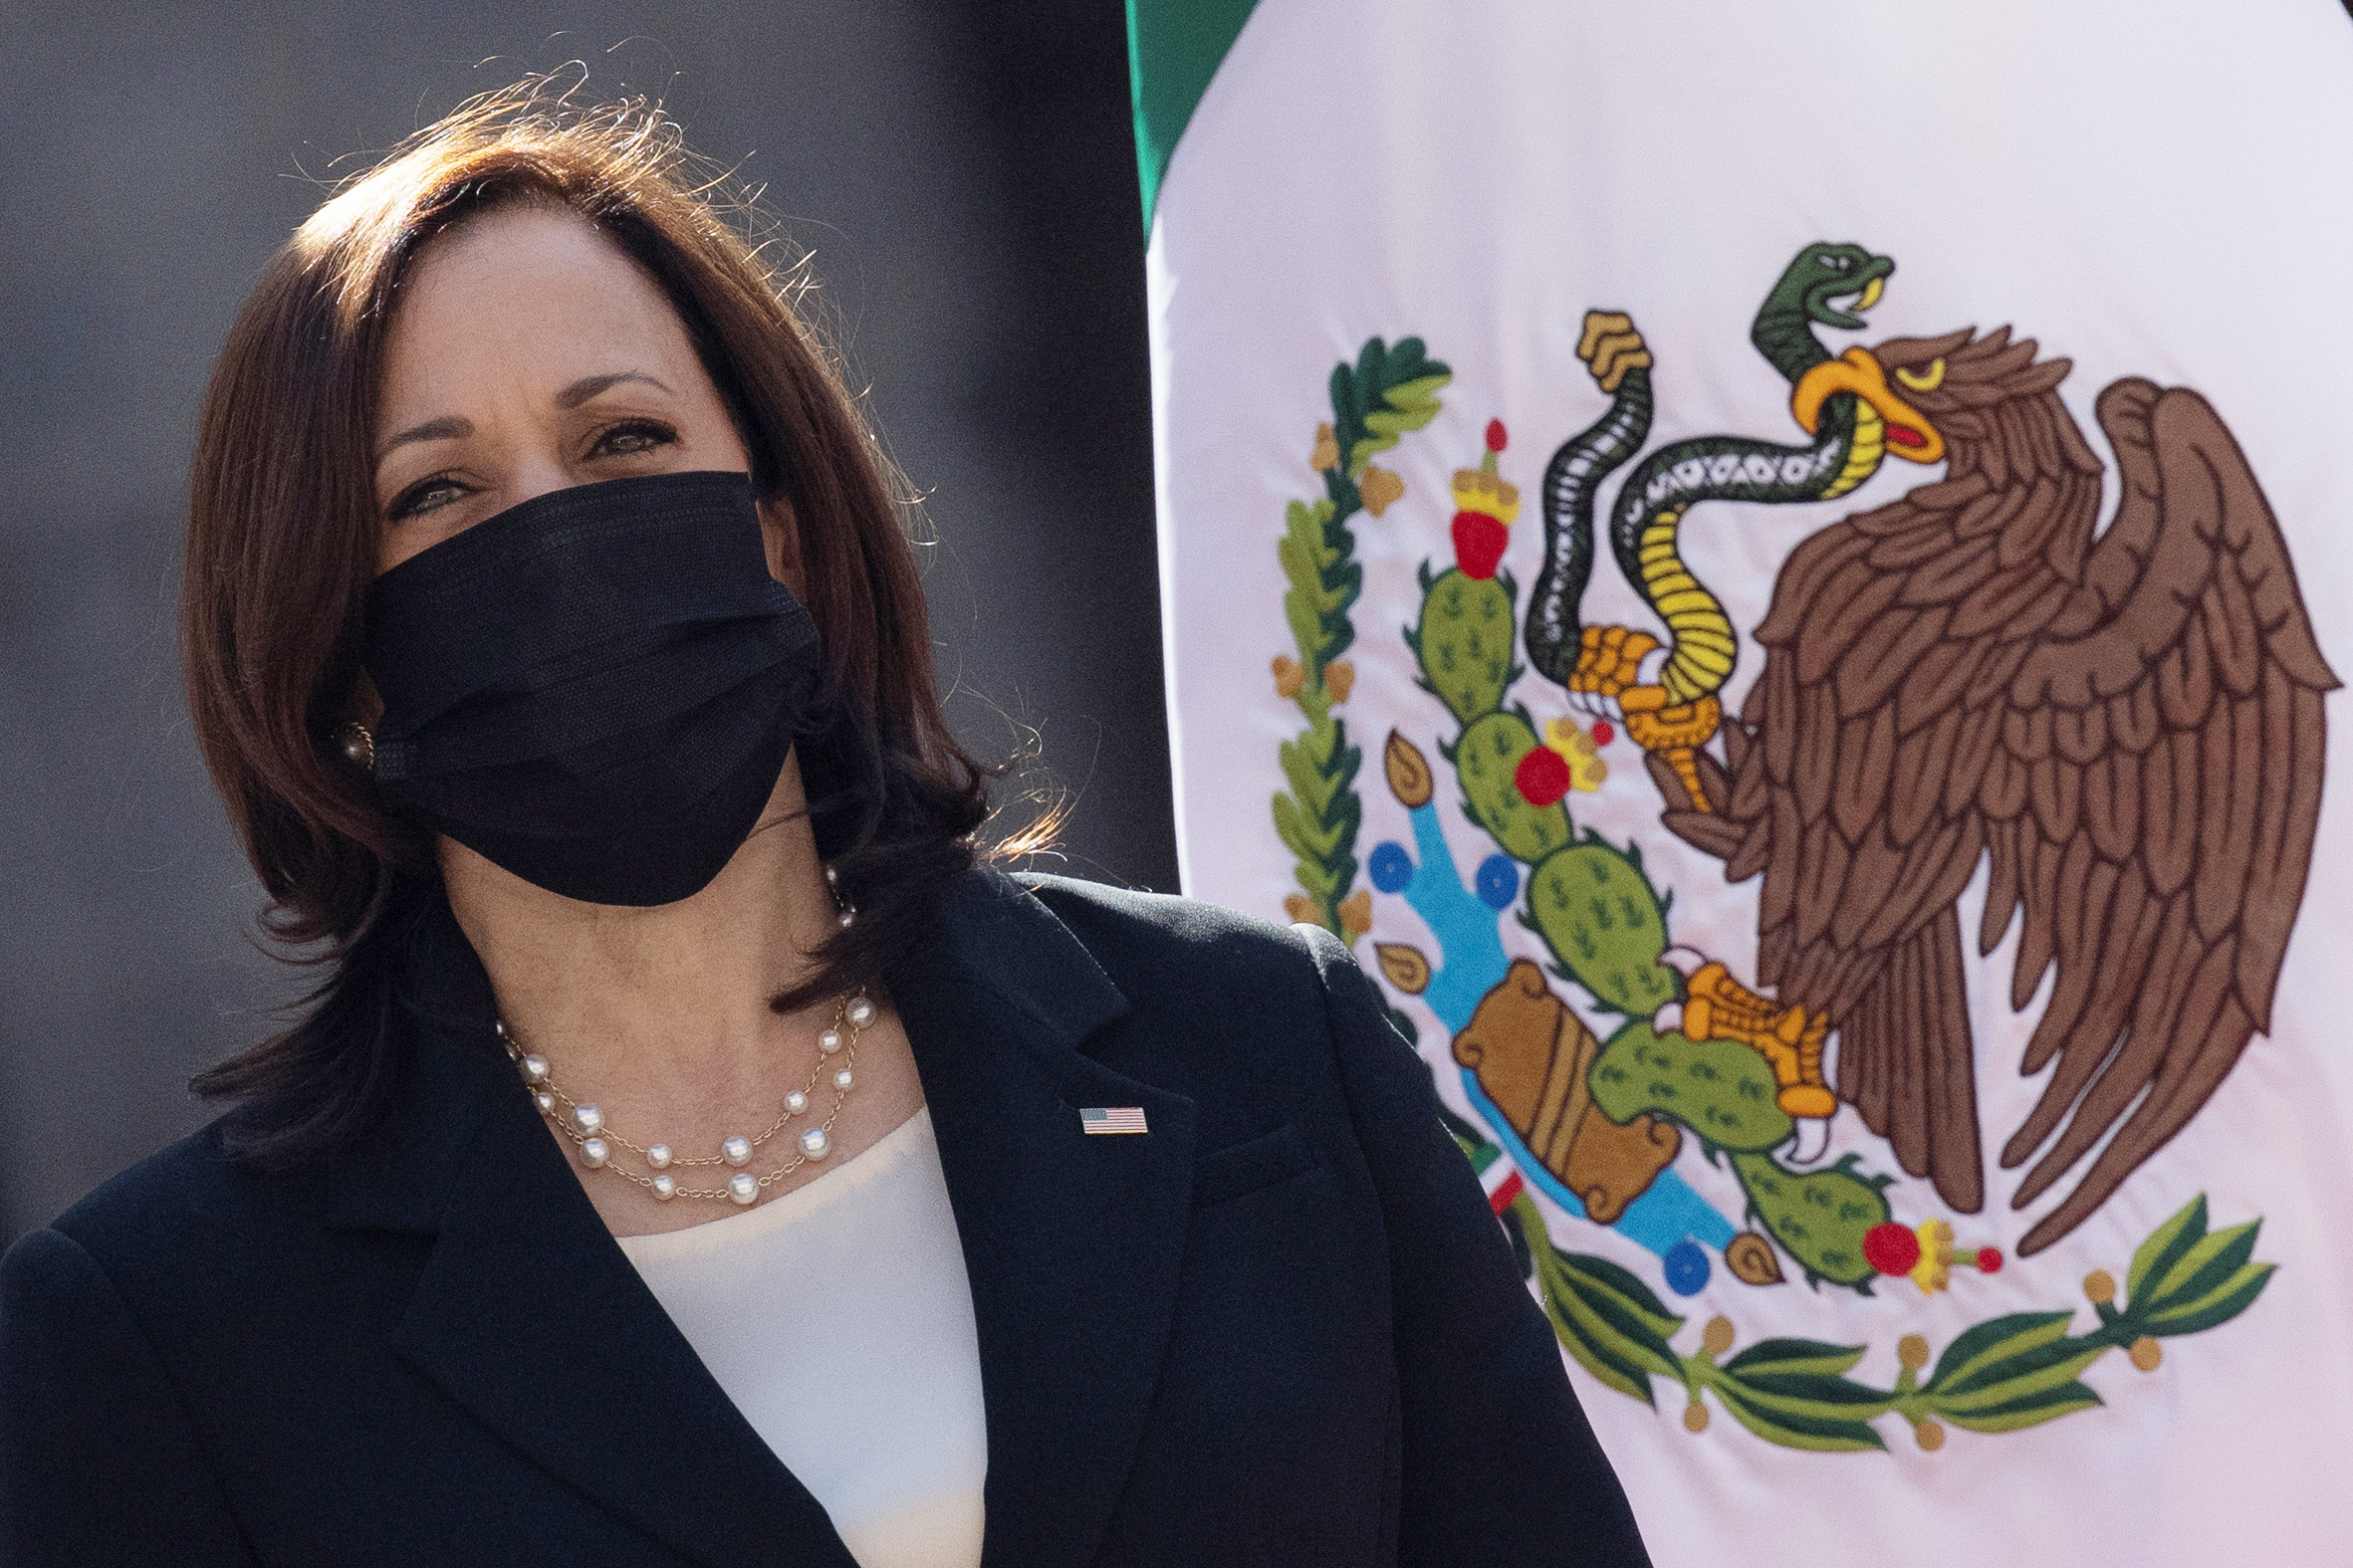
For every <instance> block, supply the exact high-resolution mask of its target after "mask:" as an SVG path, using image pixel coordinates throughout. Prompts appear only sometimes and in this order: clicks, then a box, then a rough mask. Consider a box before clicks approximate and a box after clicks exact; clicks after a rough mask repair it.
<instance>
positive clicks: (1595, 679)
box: [1568, 626, 1659, 718]
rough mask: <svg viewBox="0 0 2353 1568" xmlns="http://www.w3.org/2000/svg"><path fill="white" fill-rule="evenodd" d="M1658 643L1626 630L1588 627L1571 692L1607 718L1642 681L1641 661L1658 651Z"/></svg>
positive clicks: (1570, 681)
mask: <svg viewBox="0 0 2353 1568" xmlns="http://www.w3.org/2000/svg"><path fill="white" fill-rule="evenodd" d="M1658 648H1659V639H1658V638H1656V637H1654V636H1652V635H1651V634H1650V633H1649V632H1647V631H1636V630H1634V629H1632V628H1631V627H1627V626H1587V627H1586V628H1585V629H1584V635H1583V637H1582V638H1581V640H1580V642H1579V645H1578V649H1577V667H1576V668H1575V669H1574V670H1572V671H1570V672H1569V677H1568V690H1569V694H1570V695H1571V696H1573V697H1582V698H1584V699H1586V700H1587V701H1588V702H1591V703H1593V704H1594V705H1595V708H1596V711H1598V712H1599V713H1600V714H1601V715H1602V716H1603V717H1605V718H1616V717H1618V715H1617V714H1615V713H1613V712H1611V711H1610V710H1611V709H1612V708H1613V707H1614V706H1615V705H1616V703H1617V702H1618V700H1619V698H1620V697H1621V696H1622V695H1623V694H1624V693H1625V692H1626V691H1628V690H1629V689H1632V688H1634V687H1636V686H1638V685H1639V684H1640V683H1641V680H1642V661H1643V660H1644V659H1646V658H1648V657H1649V656H1650V655H1651V654H1653V653H1655V652H1657V651H1658Z"/></svg>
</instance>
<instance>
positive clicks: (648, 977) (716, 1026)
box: [441, 762, 837, 1117]
mask: <svg viewBox="0 0 2353 1568" xmlns="http://www.w3.org/2000/svg"><path fill="white" fill-rule="evenodd" d="M441 862H442V873H443V878H444V881H445V882H446V885H447V886H448V889H449V902H450V907H451V909H452V910H453V911H454V912H455V913H456V915H457V919H458V924H459V925H460V926H461V927H463V928H464V930H465V933H466V936H467V938H468V940H470V941H471V942H472V943H473V945H474V950H475V952H476V953H478V954H479V955H481V958H482V963H483V967H484V968H485V969H487V970H488V971H489V973H490V982H491V988H492V990H493V991H494V992H495V993H496V995H497V998H498V1007H499V1013H500V1017H501V1020H502V1021H503V1022H504V1023H505V1024H506V1026H507V1029H508V1031H509V1032H510V1033H511V1034H512V1035H514V1037H515V1038H517V1039H518V1040H520V1041H522V1042H524V1044H525V1045H526V1047H527V1048H528V1049H531V1050H535V1051H539V1052H541V1053H542V1054H545V1055H547V1056H549V1057H550V1058H551V1059H553V1060H554V1061H555V1062H556V1063H557V1064H558V1067H559V1069H560V1073H561V1075H562V1076H563V1077H565V1078H566V1079H567V1080H569V1082H570V1083H572V1084H574V1085H578V1088H577V1089H576V1090H575V1092H576V1093H577V1092H580V1091H581V1090H587V1091H589V1092H593V1093H596V1094H599V1095H602V1096H605V1097H606V1098H607V1100H609V1101H610V1102H612V1104H613V1108H614V1114H615V1115H616V1117H617V1116H618V1115H619V1114H621V1111H622V1108H623V1107H624V1106H625V1105H626V1104H627V1100H628V1099H639V1100H642V1101H643V1102H644V1103H645V1105H646V1108H647V1110H648V1111H652V1110H655V1109H658V1108H661V1107H663V1106H664V1105H665V1104H667V1105H668V1106H670V1107H672V1108H677V1109H685V1108H687V1107H688V1106H689V1105H690V1104H691V1102H693V1101H696V1100H700V1099H703V1098H706V1097H708V1096H710V1095H713V1094H717V1095H720V1096H734V1095H737V1094H743V1093H748V1094H751V1095H753V1096H755V1097H760V1096H761V1094H762V1091H764V1090H765V1089H766V1088H767V1087H768V1086H769V1084H770V1083H771V1081H772V1080H773V1079H774V1078H775V1076H776V1072H777V1070H778V1067H779V1063H778V1060H777V1058H778V1057H779V1055H780V1052H782V1051H784V1050H785V1048H786V1047H788V1046H790V1045H791V1044H792V1043H793V1042H794V1041H796V1040H798V1039H801V1038H803V1037H814V1035H815V1033H816V1030H817V1029H818V1028H821V1027H823V1026H824V1020H823V1019H817V1020H814V1021H813V1020H812V1019H811V1018H809V1017H802V1016H779V1015H778V1014H777V1013H775V1012H774V1011H772V1010H771V1009H770V1008H769V999H770V998H772V997H774V996H776V995H777V994H778V993H780V992H782V991H784V990H786V989H788V988H790V987H791V986H793V985H795V984H797V983H798V982H799V981H800V980H802V979H803V978H804V977H805V976H807V975H808V973H809V972H810V970H811V968H812V964H811V960H810V957H809V955H810V954H811V953H812V952H813V951H815V950H816V949H817V948H818V947H819V946H820V945H821V944H822V943H823V942H824V940H825V939H826V937H828V936H830V935H831V934H832V933H833V931H834V930H835V929H836V926H835V921H836V918H837V917H836V915H835V912H834V906H833V902H832V897H831V894H830V892H829V891H828V889H827V887H826V885H825V879H824V866H823V865H822V864H821V863H820V862H819V860H818V855H817V844H816V840H815V839H814V837H813V836H812V835H811V832H810V825H809V817H808V814H807V812H806V809H805V804H804V798H803V795H802V789H801V777H800V769H799V767H798V765H797V764H796V763H794V762H788V763H787V764H786V766H785V770H784V773H783V774H782V776H781V777H780V778H779V779H778V781H777V787H776V792H775V794H774V795H772V796H771V797H770V799H769V803H768V806H767V808H766V809H765V810H764V811H763V812H762V813H761V819H760V825H759V827H758V828H756V829H755V830H754V831H753V833H752V835H751V836H750V837H749V838H747V839H746V840H745V841H744V843H743V845H742V847H740V848H739V849H737V850H736V852H735V855H734V856H733V858H731V859H730V860H729V861H728V862H727V865H726V867H725V868H724V869H723V870H722V871H721V872H720V873H719V875H718V877H717V878H715V879H714V880H713V881H712V882H711V884H710V885H709V886H708V887H705V888H704V889H703V890H702V891H701V892H699V893H696V894H695V895H693V896H692V897H691V898H686V899H682V900H680V901H679V902H677V903H674V904H663V905H659V906H656V907H653V908H646V909H636V908H626V907H620V906H615V905H606V904H584V903H581V902H579V901H577V900H574V899H569V898H563V897H560V896H559V895H557V894H554V893H550V892H548V891H546V890H545V889H543V888H539V887H535V886H533V885H532V884H531V883H529V882H526V881H524V880H523V879H522V878H520V877H517V876H515V875H514V874H512V873H511V872H508V871H505V870H502V869H500V868H499V867H498V866H496V865H493V864H492V863H491V862H490V861H488V860H486V859H484V858H483V857H482V856H481V855H479V854H477V853H475V852H474V851H473V850H470V849H467V848H466V847H464V846H463V845H461V844H457V843H455V842H453V841H450V840H447V839H444V840H443V843H442V855H441ZM830 1007H831V1004H830V1003H829V1002H827V1003H821V1004H819V1005H818V1008H816V1009H813V1010H824V1011H829V1009H830ZM783 1065H784V1066H785V1067H786V1068H787V1069H788V1070H789V1069H791V1068H799V1069H801V1070H803V1071H806V1068H807V1064H806V1063H805V1062H801V1061H799V1060H798V1056H797V1055H796V1056H794V1058H793V1059H792V1060H791V1061H790V1062H787V1063H784V1064H783ZM688 1084H699V1085H701V1086H702V1089H701V1091H700V1092H693V1091H689V1090H687V1089H686V1088H685V1086H686V1085H688ZM624 1096H626V1098H624Z"/></svg>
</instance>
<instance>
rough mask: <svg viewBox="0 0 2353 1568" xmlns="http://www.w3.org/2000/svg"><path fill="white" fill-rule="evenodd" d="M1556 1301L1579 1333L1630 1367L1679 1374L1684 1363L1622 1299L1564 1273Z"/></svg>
mask: <svg viewBox="0 0 2353 1568" xmlns="http://www.w3.org/2000/svg"><path fill="white" fill-rule="evenodd" d="M1561 1278H1562V1281H1563V1286H1564V1287H1563V1288H1562V1289H1561V1290H1560V1291H1559V1292H1558V1293H1557V1295H1556V1298H1555V1299H1557V1300H1558V1301H1559V1303H1560V1307H1561V1310H1562V1311H1564V1312H1566V1313H1567V1314H1568V1315H1569V1318H1570V1320H1571V1321H1573V1322H1574V1323H1575V1324H1576V1325H1577V1329H1578V1332H1579V1333H1580V1334H1582V1335H1583V1336H1585V1337H1586V1338H1588V1339H1590V1340H1592V1341H1594V1342H1595V1343H1597V1344H1600V1345H1602V1346H1605V1347H1607V1349H1608V1350H1609V1352H1610V1354H1611V1355H1613V1356H1614V1357H1616V1358H1617V1359H1618V1360H1620V1361H1623V1362H1625V1363H1626V1364H1628V1365H1629V1366H1634V1367H1639V1368H1640V1369H1641V1370H1643V1371H1645V1372H1650V1373H1655V1374H1657V1375H1658V1376H1660V1377H1670V1378H1671V1377H1677V1376H1679V1375H1681V1373H1682V1370H1683V1363H1682V1360H1681V1358H1680V1357H1678V1356H1677V1355H1676V1354H1675V1352H1674V1350H1673V1349H1672V1348H1670V1347H1669V1346H1668V1345H1667V1343H1666V1342H1665V1341H1664V1340H1662V1339H1660V1338H1658V1337H1657V1336H1656V1335H1655V1334H1653V1333H1651V1332H1650V1331H1649V1329H1648V1327H1647V1325H1645V1324H1644V1323H1642V1321H1641V1320H1640V1319H1639V1318H1638V1317H1636V1316H1635V1315H1634V1314H1633V1313H1632V1312H1631V1311H1629V1310H1628V1309H1627V1304H1626V1302H1625V1300H1624V1298H1622V1297H1620V1296H1617V1295H1616V1294H1614V1293H1613V1292H1611V1291H1608V1290H1604V1289H1599V1288H1597V1287H1595V1286H1593V1285H1592V1284H1591V1283H1590V1282H1588V1281H1583V1280H1579V1279H1578V1278H1577V1277H1576V1276H1575V1275H1573V1274H1570V1273H1568V1272H1566V1271H1563V1272H1562V1274H1561Z"/></svg>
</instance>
